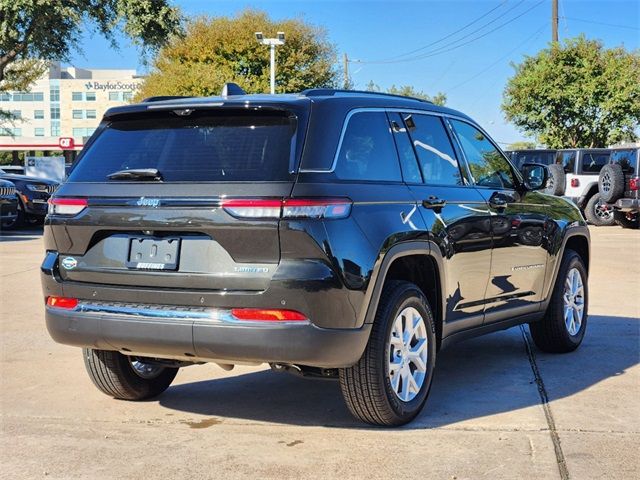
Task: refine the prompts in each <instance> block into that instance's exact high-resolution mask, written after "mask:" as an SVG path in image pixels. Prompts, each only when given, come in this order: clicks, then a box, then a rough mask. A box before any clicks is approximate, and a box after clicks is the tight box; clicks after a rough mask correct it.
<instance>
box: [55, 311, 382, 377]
mask: <svg viewBox="0 0 640 480" xmlns="http://www.w3.org/2000/svg"><path fill="white" fill-rule="evenodd" d="M96 305H97V306H96ZM147 307H148V306H147ZM158 312H164V313H161V314H159V313H158ZM202 312H203V310H198V309H184V310H176V309H169V310H166V309H164V310H162V309H157V308H153V307H148V308H140V307H135V308H131V306H126V307H113V305H111V306H110V307H109V308H106V309H105V308H101V307H100V305H99V304H93V305H92V304H85V306H82V307H81V308H80V309H79V310H64V309H58V308H51V307H46V323H47V329H48V330H49V334H50V335H51V337H52V338H53V339H54V340H55V341H56V342H58V343H62V344H66V345H74V346H78V347H88V348H96V349H101V350H115V351H120V352H122V353H125V354H129V355H131V354H138V355H141V356H151V357H156V358H168V359H181V360H191V361H211V362H215V361H218V362H226V363H234V362H258V363H263V362H276V363H290V364H298V365H309V366H314V367H323V368H338V367H346V366H350V365H353V364H354V363H356V362H357V361H358V360H359V358H360V356H361V355H362V352H363V351H364V349H365V347H366V344H367V341H368V339H369V332H370V329H371V325H364V326H363V327H362V328H358V329H325V328H319V327H316V326H314V325H313V324H312V323H310V322H309V321H304V322H244V321H237V320H235V321H234V320H230V319H228V318H225V315H223V314H217V313H214V314H211V310H208V312H209V313H207V314H204V313H202Z"/></svg>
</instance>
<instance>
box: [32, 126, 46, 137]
mask: <svg viewBox="0 0 640 480" xmlns="http://www.w3.org/2000/svg"><path fill="white" fill-rule="evenodd" d="M34 132H35V133H34V135H35V136H36V137H44V128H42V127H36V128H35V130H34Z"/></svg>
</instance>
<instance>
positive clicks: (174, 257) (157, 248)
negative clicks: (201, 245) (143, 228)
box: [127, 237, 180, 270]
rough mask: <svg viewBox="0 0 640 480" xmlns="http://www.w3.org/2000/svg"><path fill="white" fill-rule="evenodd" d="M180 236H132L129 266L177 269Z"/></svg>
mask: <svg viewBox="0 0 640 480" xmlns="http://www.w3.org/2000/svg"><path fill="white" fill-rule="evenodd" d="M179 257H180V238H149V237H138V238H132V239H131V240H130V243H129V258H128V260H127V268H132V269H136V270H177V269H178V261H179Z"/></svg>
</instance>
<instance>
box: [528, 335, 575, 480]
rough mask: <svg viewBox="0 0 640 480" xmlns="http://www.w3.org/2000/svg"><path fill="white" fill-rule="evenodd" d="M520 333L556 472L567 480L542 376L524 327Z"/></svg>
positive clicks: (560, 446)
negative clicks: (547, 430)
mask: <svg viewBox="0 0 640 480" xmlns="http://www.w3.org/2000/svg"><path fill="white" fill-rule="evenodd" d="M520 332H521V333H522V338H523V340H524V346H525V348H526V350H527V357H528V358H529V365H531V370H532V371H533V376H534V377H535V380H536V385H537V386H538V394H539V395H540V402H541V403H542V409H543V410H544V416H545V418H546V419H547V426H548V427H549V433H550V435H551V442H552V443H553V450H554V451H555V454H556V463H557V464H558V470H559V471H560V478H561V479H562V480H568V479H569V470H568V468H567V462H566V460H565V458H564V453H563V451H562V445H560V436H559V435H558V431H557V430H556V422H555V421H554V419H553V413H551V407H550V406H549V396H548V395H547V390H546V388H545V386H544V382H543V381H542V376H541V375H540V370H539V369H538V364H537V363H536V355H535V352H534V351H533V345H532V341H531V338H530V337H529V334H528V333H527V330H526V329H525V326H524V325H520Z"/></svg>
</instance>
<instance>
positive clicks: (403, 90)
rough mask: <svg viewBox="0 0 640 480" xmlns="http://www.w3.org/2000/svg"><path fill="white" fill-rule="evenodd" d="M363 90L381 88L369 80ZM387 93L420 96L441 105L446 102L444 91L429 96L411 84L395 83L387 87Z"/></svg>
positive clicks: (374, 90)
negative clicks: (397, 85) (397, 84)
mask: <svg viewBox="0 0 640 480" xmlns="http://www.w3.org/2000/svg"><path fill="white" fill-rule="evenodd" d="M365 90H367V91H369V92H381V91H382V90H381V88H380V86H379V85H377V84H375V83H374V82H373V80H370V81H369V83H368V84H367V86H366V87H365ZM387 93H391V94H393V95H404V96H405V97H415V98H422V99H424V100H428V101H429V102H433V103H434V104H436V105H441V106H443V105H444V104H445V103H447V96H446V94H444V93H441V92H438V93H436V94H435V95H434V96H430V95H428V94H427V93H425V92H423V91H422V90H416V89H415V88H414V87H412V86H411V85H402V86H400V87H396V86H395V85H391V87H389V88H388V89H387Z"/></svg>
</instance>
